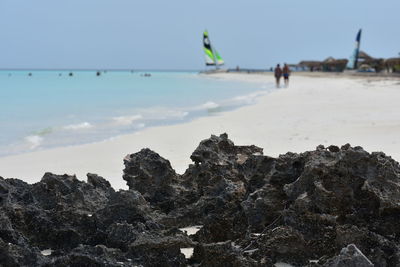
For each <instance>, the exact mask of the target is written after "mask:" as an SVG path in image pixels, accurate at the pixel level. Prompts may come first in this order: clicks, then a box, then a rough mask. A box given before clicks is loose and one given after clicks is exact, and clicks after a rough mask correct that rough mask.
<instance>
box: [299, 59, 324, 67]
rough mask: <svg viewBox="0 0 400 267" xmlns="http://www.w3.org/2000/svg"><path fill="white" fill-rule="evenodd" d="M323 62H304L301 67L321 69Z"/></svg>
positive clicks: (300, 64) (301, 62)
mask: <svg viewBox="0 0 400 267" xmlns="http://www.w3.org/2000/svg"><path fill="white" fill-rule="evenodd" d="M321 64H322V62H321V61H313V60H303V61H300V63H299V66H307V67H319V66H321Z"/></svg>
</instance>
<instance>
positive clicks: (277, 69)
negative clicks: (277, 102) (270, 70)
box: [275, 64, 282, 88]
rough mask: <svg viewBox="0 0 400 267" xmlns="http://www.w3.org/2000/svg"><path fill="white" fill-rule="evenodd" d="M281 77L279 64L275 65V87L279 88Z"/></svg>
mask: <svg viewBox="0 0 400 267" xmlns="http://www.w3.org/2000/svg"><path fill="white" fill-rule="evenodd" d="M281 76H282V69H281V67H280V66H279V64H277V65H276V68H275V79H276V87H277V88H279V83H280V81H281Z"/></svg>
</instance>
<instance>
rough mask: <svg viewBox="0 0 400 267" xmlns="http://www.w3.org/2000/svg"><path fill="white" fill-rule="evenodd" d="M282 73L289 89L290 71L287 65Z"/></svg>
mask: <svg viewBox="0 0 400 267" xmlns="http://www.w3.org/2000/svg"><path fill="white" fill-rule="evenodd" d="M282 72H283V81H284V83H285V86H286V87H287V86H288V85H289V75H290V69H289V66H288V65H287V64H286V63H285V64H284V66H283V69H282Z"/></svg>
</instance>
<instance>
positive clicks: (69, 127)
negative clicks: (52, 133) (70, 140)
mask: <svg viewBox="0 0 400 267" xmlns="http://www.w3.org/2000/svg"><path fill="white" fill-rule="evenodd" d="M92 127H93V125H92V124H90V123H89V122H86V121H85V122H82V123H79V124H70V125H67V126H64V127H63V128H64V129H65V130H80V129H89V128H92Z"/></svg>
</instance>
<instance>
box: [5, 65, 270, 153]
mask: <svg viewBox="0 0 400 267" xmlns="http://www.w3.org/2000/svg"><path fill="white" fill-rule="evenodd" d="M69 73H70V71H0V111H1V112H0V128H1V134H0V156H5V155H11V154H17V153H23V152H27V151H36V150H41V149H46V148H51V147H57V146H67V145H76V144H84V143H91V142H97V141H102V140H106V139H109V138H112V137H115V136H118V135H121V134H125V133H132V132H135V131H138V130H141V129H144V128H146V127H151V126H157V125H168V124H175V123H180V122H184V121H188V120H192V119H193V118H196V117H200V116H212V115H215V114H217V113H218V112H221V111H227V110H230V109H234V108H237V107H239V106H242V105H246V104H251V103H253V102H254V101H255V99H256V98H257V96H259V95H260V94H265V93H267V92H268V91H270V90H273V89H272V88H273V85H272V84H257V83H245V82H236V81H227V80H222V79H216V78H213V77H209V76H206V75H199V74H197V73H194V72H147V73H151V77H144V76H143V74H144V73H143V72H130V71H107V72H102V73H101V75H100V76H97V75H96V72H95V71H73V76H69Z"/></svg>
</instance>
